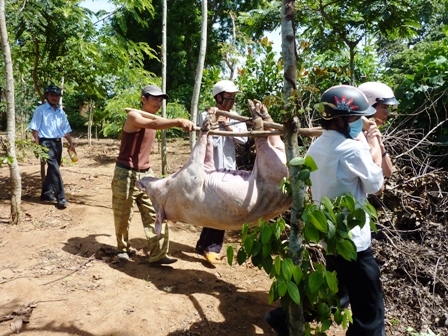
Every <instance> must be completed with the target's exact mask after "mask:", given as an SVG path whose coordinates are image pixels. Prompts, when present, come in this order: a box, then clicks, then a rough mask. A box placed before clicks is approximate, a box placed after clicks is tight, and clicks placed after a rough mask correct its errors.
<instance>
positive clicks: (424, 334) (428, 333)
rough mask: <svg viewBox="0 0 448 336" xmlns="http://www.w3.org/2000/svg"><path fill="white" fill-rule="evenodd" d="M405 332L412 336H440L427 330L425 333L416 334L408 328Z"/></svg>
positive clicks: (412, 329)
mask: <svg viewBox="0 0 448 336" xmlns="http://www.w3.org/2000/svg"><path fill="white" fill-rule="evenodd" d="M406 331H407V332H408V333H409V334H410V335H412V336H440V334H437V335H436V334H434V332H433V331H432V330H431V329H428V331H427V332H423V331H422V332H416V331H415V329H414V328H412V327H409V328H407V329H406Z"/></svg>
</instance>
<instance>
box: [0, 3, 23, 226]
mask: <svg viewBox="0 0 448 336" xmlns="http://www.w3.org/2000/svg"><path fill="white" fill-rule="evenodd" d="M0 35H1V41H2V52H3V59H4V62H5V74H6V76H5V77H6V88H5V97H6V115H7V123H8V126H7V138H8V146H7V150H6V155H7V156H9V157H11V158H12V163H11V164H10V165H9V171H10V176H11V223H12V224H17V223H18V222H19V219H20V204H21V199H22V179H21V177H20V170H19V164H18V162H17V157H16V119H15V114H16V113H15V103H14V74H13V66H12V58H11V49H10V47H9V40H8V31H7V29H6V16H5V0H0Z"/></svg>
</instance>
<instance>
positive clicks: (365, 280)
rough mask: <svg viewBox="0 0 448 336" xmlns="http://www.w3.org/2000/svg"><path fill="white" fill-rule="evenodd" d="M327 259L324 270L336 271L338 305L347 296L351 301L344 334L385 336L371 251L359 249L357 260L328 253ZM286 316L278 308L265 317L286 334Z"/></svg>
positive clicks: (381, 291) (374, 262) (345, 302)
mask: <svg viewBox="0 0 448 336" xmlns="http://www.w3.org/2000/svg"><path fill="white" fill-rule="evenodd" d="M327 262H328V265H327V269H328V270H331V271H332V270H336V272H337V277H338V284H339V290H340V291H341V292H340V293H339V296H340V304H341V307H344V306H347V305H348V302H347V299H348V300H349V301H350V304H351V310H352V315H353V324H350V326H349V328H348V330H347V333H346V335H348V336H360V335H362V336H384V335H385V329H384V301H383V290H382V287H381V281H380V270H379V267H378V265H377V263H376V261H375V258H374V256H373V253H372V250H371V249H370V248H368V249H367V250H365V251H362V252H358V258H357V260H356V261H347V260H345V259H344V258H342V257H333V256H328V257H327ZM345 293H347V294H348V298H347V295H345ZM287 317H288V316H287V313H286V312H285V311H284V310H283V309H282V308H281V307H279V308H276V309H274V310H272V311H270V312H268V313H267V314H266V316H265V319H266V322H268V324H269V325H270V326H271V327H272V328H274V330H275V331H277V334H278V335H288V334H289V330H288V320H287Z"/></svg>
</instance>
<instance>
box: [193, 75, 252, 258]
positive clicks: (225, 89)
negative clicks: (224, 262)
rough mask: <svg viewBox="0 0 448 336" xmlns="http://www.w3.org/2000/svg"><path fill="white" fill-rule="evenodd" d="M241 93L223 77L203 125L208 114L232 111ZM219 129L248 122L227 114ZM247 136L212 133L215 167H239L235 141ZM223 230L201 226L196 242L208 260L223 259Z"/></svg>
mask: <svg viewBox="0 0 448 336" xmlns="http://www.w3.org/2000/svg"><path fill="white" fill-rule="evenodd" d="M239 92H241V91H240V90H239V89H238V88H237V86H236V85H235V84H234V83H233V82H232V81H229V80H222V81H219V82H217V83H216V84H215V85H214V86H213V91H212V94H213V97H214V98H215V101H216V107H210V108H209V109H208V110H207V111H206V112H202V113H201V117H200V125H202V123H203V121H204V120H205V118H206V117H207V115H208V114H211V113H215V111H216V110H217V109H219V110H223V111H228V112H231V113H234V114H236V112H233V111H232V107H233V105H234V103H235V96H236V94H237V93H239ZM217 121H218V123H219V129H220V130H222V131H230V132H245V131H247V127H246V124H245V123H241V122H238V121H236V120H233V119H231V118H228V117H225V116H219V117H218V118H217ZM246 142H247V137H227V136H213V161H214V163H215V168H216V169H222V168H224V169H231V170H235V169H236V155H235V144H236V143H239V144H245V143H246ZM224 234H225V231H224V230H218V229H212V228H207V227H204V228H203V229H202V232H201V235H200V237H199V240H198V241H197V243H196V251H197V252H198V253H200V254H202V255H204V257H205V259H206V260H207V261H208V262H209V263H211V264H215V263H219V262H220V261H221V258H220V255H219V254H220V252H221V248H222V245H223V243H224Z"/></svg>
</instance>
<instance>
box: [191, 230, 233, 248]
mask: <svg viewBox="0 0 448 336" xmlns="http://www.w3.org/2000/svg"><path fill="white" fill-rule="evenodd" d="M225 232H226V231H225V230H217V229H211V228H207V227H204V228H202V231H201V235H200V236H199V240H198V241H197V243H196V251H198V253H201V254H202V253H204V252H216V253H219V252H221V248H222V244H223V243H224V234H225Z"/></svg>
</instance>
